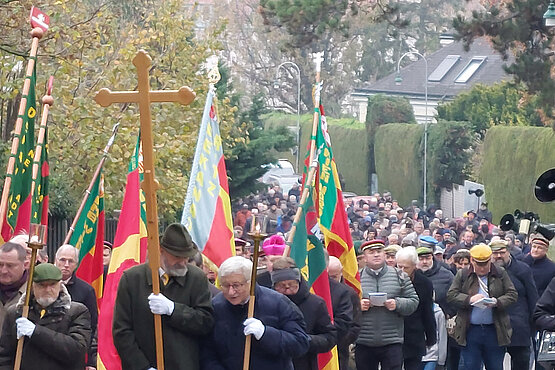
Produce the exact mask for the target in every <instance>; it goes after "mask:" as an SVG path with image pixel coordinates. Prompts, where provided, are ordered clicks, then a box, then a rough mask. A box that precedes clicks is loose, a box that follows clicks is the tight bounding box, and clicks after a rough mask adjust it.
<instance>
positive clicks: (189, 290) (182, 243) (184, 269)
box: [113, 223, 214, 370]
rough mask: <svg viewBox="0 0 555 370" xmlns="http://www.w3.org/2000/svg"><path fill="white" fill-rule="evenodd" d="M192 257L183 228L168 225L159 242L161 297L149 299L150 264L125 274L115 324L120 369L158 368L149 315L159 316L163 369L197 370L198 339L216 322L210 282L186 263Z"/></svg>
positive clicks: (137, 267)
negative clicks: (160, 317) (162, 343)
mask: <svg viewBox="0 0 555 370" xmlns="http://www.w3.org/2000/svg"><path fill="white" fill-rule="evenodd" d="M196 253H197V247H196V246H195V244H194V243H193V241H192V239H191V236H190V235H189V233H188V232H187V230H186V229H185V227H184V226H183V225H181V224H177V223H176V224H171V225H170V226H168V228H167V229H166V231H165V232H164V235H163V236H162V239H161V241H160V271H159V276H160V294H157V295H154V294H153V293H152V278H151V276H152V275H151V270H150V267H149V266H148V264H146V263H145V264H141V265H138V266H135V267H132V268H130V269H129V270H126V271H125V272H124V273H123V275H122V277H121V280H120V283H119V287H118V295H117V298H116V304H115V309H114V322H113V336H114V345H115V347H116V350H117V351H118V354H119V357H120V358H121V363H122V368H123V369H126V370H144V369H154V367H155V366H156V351H155V341H154V317H153V314H157V315H161V316H162V333H163V342H164V362H165V366H166V368H167V369H172V370H173V369H176V370H185V369H187V370H198V369H199V366H200V365H199V342H200V338H201V337H202V336H204V335H206V334H208V333H210V331H211V329H212V325H213V323H214V318H213V309H212V305H211V303H210V291H209V290H208V280H207V279H206V276H205V274H204V273H203V272H202V270H201V269H199V268H198V267H196V266H193V265H191V264H188V263H187V262H188V261H189V258H191V257H193V256H194V255H195V254H196Z"/></svg>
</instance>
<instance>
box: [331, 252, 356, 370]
mask: <svg viewBox="0 0 555 370" xmlns="http://www.w3.org/2000/svg"><path fill="white" fill-rule="evenodd" d="M325 255H326V257H327V256H329V254H328V253H327V251H325ZM326 262H327V265H328V276H329V278H330V294H331V303H332V308H333V319H334V324H335V326H336V327H337V352H338V355H339V369H340V370H347V369H348V368H349V346H350V345H351V344H353V343H354V342H355V340H357V338H358V334H359V333H360V317H361V315H362V312H361V310H360V298H359V296H358V294H357V292H355V290H354V289H353V288H351V287H350V286H348V285H346V284H345V283H344V280H343V265H342V264H341V261H340V260H339V258H337V257H335V256H329V259H328V258H326Z"/></svg>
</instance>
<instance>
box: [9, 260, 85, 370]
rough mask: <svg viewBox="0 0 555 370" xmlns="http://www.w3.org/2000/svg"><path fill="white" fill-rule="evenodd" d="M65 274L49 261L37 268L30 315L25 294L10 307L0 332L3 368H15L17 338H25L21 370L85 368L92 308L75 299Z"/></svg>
mask: <svg viewBox="0 0 555 370" xmlns="http://www.w3.org/2000/svg"><path fill="white" fill-rule="evenodd" d="M61 280H62V273H61V271H60V270H59V269H58V268H57V267H56V266H54V265H52V264H50V263H42V264H40V265H39V266H37V267H36V268H35V273H34V275H33V283H32V295H31V298H30V301H29V314H28V317H27V318H25V317H21V315H22V309H23V304H24V301H25V295H23V296H22V297H21V299H20V300H19V303H18V304H17V305H15V306H13V307H10V308H9V309H8V314H7V315H6V319H5V321H4V326H3V327H2V333H1V335H0V369H13V367H14V361H15V354H16V347H17V342H18V339H19V338H21V337H25V340H24V344H23V352H22V358H21V369H30V370H38V369H40V370H57V369H68V370H82V369H84V368H85V355H86V353H87V345H88V343H89V340H90V336H91V319H90V314H89V310H88V309H87V307H85V306H84V305H83V304H81V303H78V302H73V301H72V300H71V297H70V295H69V293H68V292H67V289H66V287H65V286H64V285H63V284H62V282H61Z"/></svg>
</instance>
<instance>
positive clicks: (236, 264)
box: [218, 256, 252, 281]
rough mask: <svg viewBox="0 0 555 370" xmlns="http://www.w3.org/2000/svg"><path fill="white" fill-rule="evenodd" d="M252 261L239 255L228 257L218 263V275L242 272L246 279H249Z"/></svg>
mask: <svg viewBox="0 0 555 370" xmlns="http://www.w3.org/2000/svg"><path fill="white" fill-rule="evenodd" d="M251 273H252V261H251V260H248V259H246V258H244V257H241V256H234V257H229V258H228V259H226V260H225V261H224V262H222V264H221V265H220V269H219V270H218V276H219V277H220V278H222V277H224V276H228V275H231V274H243V276H244V277H245V280H246V281H250V280H251Z"/></svg>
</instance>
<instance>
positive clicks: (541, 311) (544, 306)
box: [534, 278, 555, 331]
mask: <svg viewBox="0 0 555 370" xmlns="http://www.w3.org/2000/svg"><path fill="white" fill-rule="evenodd" d="M534 322H535V323H536V327H537V328H538V329H539V330H549V331H555V278H553V279H551V282H550V283H549V285H548V286H547V289H546V290H545V292H543V294H542V296H541V297H540V299H538V302H537V303H536V308H535V310H534Z"/></svg>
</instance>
